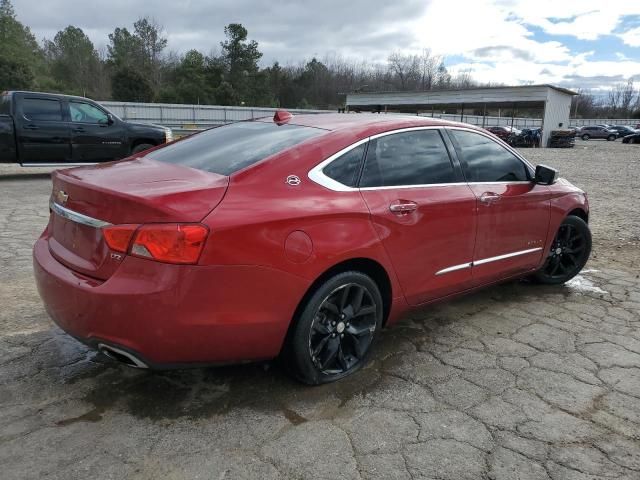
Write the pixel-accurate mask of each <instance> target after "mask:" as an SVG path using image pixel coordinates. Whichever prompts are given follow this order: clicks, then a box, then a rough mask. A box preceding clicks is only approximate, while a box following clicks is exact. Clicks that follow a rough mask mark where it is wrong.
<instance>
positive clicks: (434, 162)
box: [360, 130, 456, 187]
mask: <svg viewBox="0 0 640 480" xmlns="http://www.w3.org/2000/svg"><path fill="white" fill-rule="evenodd" d="M455 177H456V176H455V172H454V170H453V166H452V164H451V160H450V159H449V153H448V152H447V149H446V148H445V146H444V143H443V141H442V138H441V137H440V133H439V132H438V131H437V130H419V131H415V132H405V133H395V134H392V135H386V136H384V137H380V138H378V139H375V140H372V141H371V142H369V148H368V150H367V159H366V161H365V166H364V171H363V172H362V179H361V180H360V186H361V187H381V186H402V185H425V184H433V183H451V182H455V181H456V178H455Z"/></svg>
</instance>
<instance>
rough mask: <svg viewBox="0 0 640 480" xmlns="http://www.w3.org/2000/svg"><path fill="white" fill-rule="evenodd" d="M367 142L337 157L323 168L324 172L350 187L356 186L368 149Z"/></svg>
mask: <svg viewBox="0 0 640 480" xmlns="http://www.w3.org/2000/svg"><path fill="white" fill-rule="evenodd" d="M366 145H367V144H366V143H364V144H362V145H358V146H357V147H356V148H354V149H352V150H349V151H348V152H347V153H345V154H344V155H342V156H340V157H339V158H337V159H335V160H334V161H333V162H331V163H330V164H329V165H327V166H326V167H324V168H323V169H322V172H323V173H324V174H325V175H326V176H327V177H329V178H333V179H334V180H335V181H336V182H340V183H341V184H343V185H346V186H348V187H355V186H356V182H357V181H358V178H357V177H358V173H359V172H360V163H361V162H362V156H363V155H364V151H365V149H366Z"/></svg>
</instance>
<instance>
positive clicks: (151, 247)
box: [102, 223, 209, 263]
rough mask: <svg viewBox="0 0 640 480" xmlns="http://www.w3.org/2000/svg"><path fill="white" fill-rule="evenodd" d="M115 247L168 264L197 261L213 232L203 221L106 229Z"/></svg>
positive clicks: (104, 232) (105, 235) (108, 240)
mask: <svg viewBox="0 0 640 480" xmlns="http://www.w3.org/2000/svg"><path fill="white" fill-rule="evenodd" d="M102 234H103V235H104V240H105V242H107V245H108V246H109V248H110V249H111V250H115V251H116V252H122V253H130V254H131V255H133V256H136V257H142V258H149V259H152V260H157V261H159V262H166V263H197V262H198V259H199V258H200V254H201V253H202V248H203V247H204V242H205V241H206V240H207V236H208V235H209V229H208V228H207V227H205V226H204V225H200V224H190V223H189V224H180V223H158V224H149V225H111V226H108V227H103V228H102Z"/></svg>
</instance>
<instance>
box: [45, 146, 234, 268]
mask: <svg viewBox="0 0 640 480" xmlns="http://www.w3.org/2000/svg"><path fill="white" fill-rule="evenodd" d="M52 179H53V192H52V197H51V202H52V212H53V213H52V215H51V221H50V224H49V249H50V251H51V253H52V254H53V255H54V256H55V257H56V258H57V259H58V261H60V262H61V263H63V264H65V265H66V266H68V267H69V268H71V269H73V270H75V271H77V272H79V273H82V274H85V275H88V276H91V277H94V278H99V279H107V278H109V277H110V276H111V274H113V272H114V271H115V269H116V268H117V266H118V265H119V263H120V262H121V261H122V258H123V257H124V256H125V255H124V254H122V253H118V252H112V251H110V249H109V247H108V246H107V244H106V242H105V239H104V236H103V234H102V227H104V226H107V225H109V224H114V225H118V224H143V223H171V222H180V223H195V222H199V221H201V220H202V219H203V218H204V217H205V216H206V215H207V214H208V213H209V212H210V211H211V210H213V209H214V208H215V207H216V206H217V205H218V204H219V203H220V201H222V198H223V197H224V194H225V192H226V189H227V186H228V183H229V177H226V176H223V175H218V174H215V173H210V172H205V171H202V170H195V169H192V168H188V167H183V166H180V165H172V164H167V163H164V162H157V161H154V160H150V159H147V158H140V159H133V160H124V161H120V162H113V163H107V164H103V165H99V166H95V167H81V168H74V169H69V170H62V171H57V172H54V174H53V175H52Z"/></svg>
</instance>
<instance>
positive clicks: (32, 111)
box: [15, 94, 71, 164]
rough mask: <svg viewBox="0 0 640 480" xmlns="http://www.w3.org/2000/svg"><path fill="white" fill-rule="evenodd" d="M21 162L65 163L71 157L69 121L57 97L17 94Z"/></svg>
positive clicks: (17, 126)
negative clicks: (64, 115)
mask: <svg viewBox="0 0 640 480" xmlns="http://www.w3.org/2000/svg"><path fill="white" fill-rule="evenodd" d="M15 99H16V101H17V108H16V116H15V120H16V122H15V123H16V140H17V142H16V143H17V146H18V158H19V159H20V163H23V164H24V163H27V164H28V163H64V162H67V161H69V159H70V158H71V144H70V138H69V133H70V132H69V122H67V121H66V120H65V119H64V117H63V108H62V102H61V101H60V100H59V99H57V98H52V97H49V98H47V97H42V96H35V95H34V96H31V95H29V94H16V97H15Z"/></svg>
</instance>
